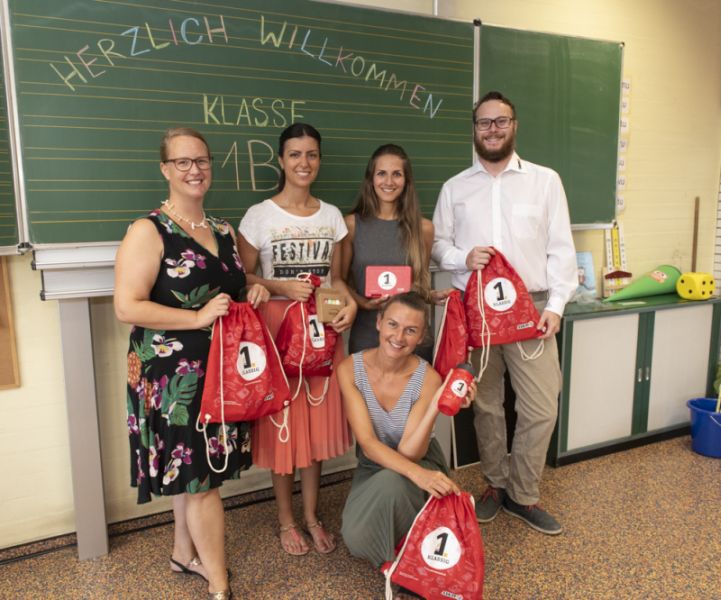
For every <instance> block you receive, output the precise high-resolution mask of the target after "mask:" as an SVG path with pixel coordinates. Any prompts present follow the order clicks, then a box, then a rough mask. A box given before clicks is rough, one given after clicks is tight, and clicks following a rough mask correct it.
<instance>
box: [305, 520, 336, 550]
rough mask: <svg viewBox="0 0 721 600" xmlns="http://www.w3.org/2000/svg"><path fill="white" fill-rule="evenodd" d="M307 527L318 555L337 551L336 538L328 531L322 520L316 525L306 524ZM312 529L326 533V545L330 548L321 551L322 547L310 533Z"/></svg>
mask: <svg viewBox="0 0 721 600" xmlns="http://www.w3.org/2000/svg"><path fill="white" fill-rule="evenodd" d="M305 526H306V528H307V531H308V535H310V537H311V539H312V540H313V547H314V548H315V551H316V552H317V553H318V554H330V553H331V552H333V550H335V549H336V541H335V536H334V535H333V534H332V533H330V532H329V531H326V529H325V527H323V523H322V522H321V521H320V519H319V520H318V521H316V522H315V523H306V524H305ZM311 529H321V530H322V531H323V532H324V533H325V539H326V544H327V546H328V547H327V548H326V549H325V550H321V548H320V545H319V544H318V542H317V541H316V539H315V537H313V534H312V533H311V531H310V530H311Z"/></svg>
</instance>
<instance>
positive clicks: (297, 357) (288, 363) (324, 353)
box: [271, 273, 338, 442]
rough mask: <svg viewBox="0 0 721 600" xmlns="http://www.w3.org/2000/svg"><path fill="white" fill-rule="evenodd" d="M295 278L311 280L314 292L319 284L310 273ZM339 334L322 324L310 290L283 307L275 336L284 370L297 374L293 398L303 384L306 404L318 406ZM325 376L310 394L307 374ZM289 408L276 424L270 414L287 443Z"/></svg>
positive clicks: (328, 376)
mask: <svg viewBox="0 0 721 600" xmlns="http://www.w3.org/2000/svg"><path fill="white" fill-rule="evenodd" d="M298 279H301V280H307V281H310V282H311V284H313V291H314V292H315V289H316V288H318V287H320V283H321V282H320V277H318V276H317V275H312V274H311V273H300V274H299V275H298ZM337 338H338V334H337V333H336V331H335V329H333V328H331V327H325V326H324V324H323V323H322V322H321V320H320V319H319V318H318V314H317V311H316V306H315V294H314V293H311V295H310V297H309V298H308V300H307V301H306V302H299V301H297V300H296V301H295V302H291V304H290V305H288V308H286V309H285V314H284V315H283V320H282V321H281V323H280V327H279V328H278V333H277V334H276V336H275V342H276V345H277V347H278V352H279V353H280V357H281V362H282V364H283V369H284V371H285V374H286V375H287V376H288V377H298V386H297V387H296V389H295V392H294V393H293V395H292V396H291V401H293V400H295V399H296V397H297V396H298V394H299V393H300V386H301V385H304V384H305V392H306V398H307V400H308V403H309V404H311V405H312V406H319V405H320V404H322V403H323V400H324V399H325V396H326V394H327V393H328V383H329V381H330V375H331V373H332V372H333V356H334V355H335V344H336V340H337ZM313 376H321V377H325V381H324V382H323V388H322V391H321V393H320V395H319V396H313V395H312V394H311V390H310V384H309V383H308V379H307V378H308V377H313ZM288 410H289V407H288V406H286V407H285V409H284V410H283V421H282V422H281V423H277V422H276V421H275V419H273V417H271V421H272V422H273V424H274V425H275V426H276V427H278V429H279V431H278V438H279V439H280V441H281V442H287V441H288V439H289V437H290V430H289V428H288Z"/></svg>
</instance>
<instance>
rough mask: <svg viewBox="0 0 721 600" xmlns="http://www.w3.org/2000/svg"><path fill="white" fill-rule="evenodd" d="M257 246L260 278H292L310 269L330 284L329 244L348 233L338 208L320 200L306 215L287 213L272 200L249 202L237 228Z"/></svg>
mask: <svg viewBox="0 0 721 600" xmlns="http://www.w3.org/2000/svg"><path fill="white" fill-rule="evenodd" d="M238 231H239V232H240V234H241V235H242V236H243V237H244V238H245V239H246V240H247V241H248V243H249V244H251V245H252V246H253V247H254V248H256V249H257V250H258V253H259V260H260V266H261V270H262V277H263V278H264V279H295V278H296V276H297V275H298V274H300V273H313V274H314V275H318V276H319V277H320V278H321V279H323V284H324V286H328V285H330V265H331V260H332V258H333V247H334V244H335V243H336V242H339V241H340V240H342V239H343V238H344V237H345V236H346V234H347V233H348V229H347V228H346V226H345V222H344V221H343V215H341V213H340V211H339V210H338V208H336V207H335V206H333V205H332V204H327V203H326V202H323V201H322V200H321V201H320V208H319V209H318V210H317V211H316V212H315V213H313V214H312V215H310V216H307V217H299V216H296V215H293V214H290V213H288V212H287V211H285V210H284V209H282V208H281V207H280V206H278V205H277V204H276V203H275V202H273V201H272V200H264V201H263V202H261V203H260V204H255V205H253V206H251V207H250V208H249V209H248V211H247V212H246V213H245V216H244V217H243V220H242V221H241V222H240V227H239V228H238Z"/></svg>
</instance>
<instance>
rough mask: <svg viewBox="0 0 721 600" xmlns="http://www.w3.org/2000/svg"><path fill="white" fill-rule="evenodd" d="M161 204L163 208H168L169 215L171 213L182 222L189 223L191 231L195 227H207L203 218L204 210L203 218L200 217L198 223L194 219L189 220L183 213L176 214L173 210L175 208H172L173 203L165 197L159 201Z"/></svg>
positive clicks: (206, 222)
mask: <svg viewBox="0 0 721 600" xmlns="http://www.w3.org/2000/svg"><path fill="white" fill-rule="evenodd" d="M161 204H162V205H164V206H165V208H167V209H168V212H169V213H170V214H171V215H173V216H174V217H175V218H176V219H179V220H180V221H182V222H183V223H185V224H186V225H190V230H191V231H195V230H196V229H199V228H203V229H208V221H207V219H206V218H205V211H202V213H203V218H202V219H200V223H195V222H194V221H191V220H190V219H186V218H185V217H184V216H183V215H181V214H178V213H177V212H175V208H174V207H173V205H172V204H171V203H170V200H167V199H166V200H163V201H162V202H161Z"/></svg>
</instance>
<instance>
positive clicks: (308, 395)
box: [304, 376, 330, 406]
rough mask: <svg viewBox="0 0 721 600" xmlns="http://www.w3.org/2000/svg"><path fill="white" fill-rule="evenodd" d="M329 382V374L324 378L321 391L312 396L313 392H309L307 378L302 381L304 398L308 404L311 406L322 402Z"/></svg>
mask: <svg viewBox="0 0 721 600" xmlns="http://www.w3.org/2000/svg"><path fill="white" fill-rule="evenodd" d="M329 382H330V376H328V377H326V378H325V383H323V391H322V392H321V394H320V396H313V394H311V393H310V385H309V384H308V380H307V379H306V380H305V381H304V383H305V397H306V400H308V404H310V405H311V406H320V405H321V404H323V400H325V396H326V394H327V393H328V383H329Z"/></svg>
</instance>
